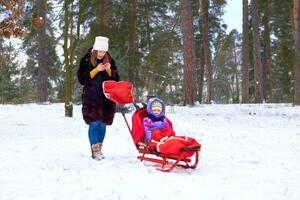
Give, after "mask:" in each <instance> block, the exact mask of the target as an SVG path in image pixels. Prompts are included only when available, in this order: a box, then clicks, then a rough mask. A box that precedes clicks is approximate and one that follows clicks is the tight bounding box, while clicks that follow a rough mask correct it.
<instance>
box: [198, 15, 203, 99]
mask: <svg viewBox="0 0 300 200" xmlns="http://www.w3.org/2000/svg"><path fill="white" fill-rule="evenodd" d="M199 27H201V20H200V19H199ZM197 53H198V54H199V55H198V56H199V59H198V63H197V66H198V69H197V79H198V99H199V102H200V103H202V97H203V78H204V48H203V37H202V34H201V33H200V44H199V52H197Z"/></svg>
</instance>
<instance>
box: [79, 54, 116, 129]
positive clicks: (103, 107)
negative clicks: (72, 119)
mask: <svg viewBox="0 0 300 200" xmlns="http://www.w3.org/2000/svg"><path fill="white" fill-rule="evenodd" d="M90 56H91V49H90V50H89V51H88V52H87V53H86V55H85V56H84V57H82V58H81V61H80V67H79V69H78V71H77V77H78V80H79V82H80V83H81V84H82V85H84V87H83V93H82V96H81V99H82V115H83V119H84V121H85V123H87V124H89V123H90V122H93V121H96V120H100V121H101V122H103V123H104V124H106V125H111V124H112V122H113V119H114V115H115V112H116V104H115V103H114V102H112V101H111V100H109V99H107V98H106V97H105V95H104V93H103V88H102V83H103V81H106V80H115V81H119V79H120V78H119V74H118V71H117V67H116V65H115V62H114V60H113V59H111V60H110V64H111V72H112V73H111V74H112V76H111V77H110V76H109V75H108V74H107V72H106V71H102V72H98V73H97V74H96V75H95V76H94V77H93V78H91V77H90V71H92V70H93V69H94V68H95V67H94V66H93V65H92V64H91V63H90ZM99 63H102V60H99V61H98V64H99Z"/></svg>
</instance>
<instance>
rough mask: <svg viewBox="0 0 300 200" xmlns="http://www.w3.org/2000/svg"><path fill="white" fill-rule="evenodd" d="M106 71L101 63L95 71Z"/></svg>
mask: <svg viewBox="0 0 300 200" xmlns="http://www.w3.org/2000/svg"><path fill="white" fill-rule="evenodd" d="M105 69H106V65H103V64H102V63H99V64H98V65H97V70H98V72H102V71H104V70H105Z"/></svg>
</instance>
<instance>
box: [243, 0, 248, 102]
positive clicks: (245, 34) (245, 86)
mask: <svg viewBox="0 0 300 200" xmlns="http://www.w3.org/2000/svg"><path fill="white" fill-rule="evenodd" d="M248 21H249V20H248V0H243V44H242V45H243V46H242V63H243V64H242V74H243V76H242V77H243V78H242V102H243V103H248V102H249V42H248V37H249V24H248Z"/></svg>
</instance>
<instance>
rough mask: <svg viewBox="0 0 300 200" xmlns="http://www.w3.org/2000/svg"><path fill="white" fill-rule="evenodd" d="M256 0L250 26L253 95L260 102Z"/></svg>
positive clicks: (260, 86)
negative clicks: (251, 33)
mask: <svg viewBox="0 0 300 200" xmlns="http://www.w3.org/2000/svg"><path fill="white" fill-rule="evenodd" d="M257 1H258V0H252V6H253V7H252V26H253V64H254V95H255V102H256V103H261V102H263V101H264V99H263V96H264V95H263V81H262V64H261V56H260V42H259V29H258V27H259V16H258V9H257Z"/></svg>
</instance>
